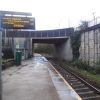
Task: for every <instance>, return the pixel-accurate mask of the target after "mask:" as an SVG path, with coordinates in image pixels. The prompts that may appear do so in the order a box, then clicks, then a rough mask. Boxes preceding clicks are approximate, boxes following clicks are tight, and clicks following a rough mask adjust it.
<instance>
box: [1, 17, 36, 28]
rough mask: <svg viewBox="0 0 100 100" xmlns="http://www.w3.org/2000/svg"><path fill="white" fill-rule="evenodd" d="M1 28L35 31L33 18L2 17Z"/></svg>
mask: <svg viewBox="0 0 100 100" xmlns="http://www.w3.org/2000/svg"><path fill="white" fill-rule="evenodd" d="M1 28H3V29H35V18H33V17H15V16H3V17H2V18H1Z"/></svg>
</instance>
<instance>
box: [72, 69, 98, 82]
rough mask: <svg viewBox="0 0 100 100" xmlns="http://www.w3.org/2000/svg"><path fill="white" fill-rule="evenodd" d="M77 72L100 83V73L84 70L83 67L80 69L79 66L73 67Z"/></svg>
mask: <svg viewBox="0 0 100 100" xmlns="http://www.w3.org/2000/svg"><path fill="white" fill-rule="evenodd" d="M73 69H74V70H75V71H76V72H78V73H79V74H81V75H82V76H84V77H87V78H88V79H90V80H92V81H96V82H98V83H99V84H100V75H98V74H93V73H91V72H88V71H86V70H82V69H78V68H73Z"/></svg>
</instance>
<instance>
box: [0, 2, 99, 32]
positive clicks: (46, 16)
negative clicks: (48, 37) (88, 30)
mask: <svg viewBox="0 0 100 100" xmlns="http://www.w3.org/2000/svg"><path fill="white" fill-rule="evenodd" d="M0 10H8V11H21V12H32V15H33V17H35V19H36V29H37V30H48V29H57V28H67V27H71V26H74V27H77V26H78V25H79V23H80V20H91V19H93V12H95V16H96V17H98V16H100V11H99V10H100V0H0Z"/></svg>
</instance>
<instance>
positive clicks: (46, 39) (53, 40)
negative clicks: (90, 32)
mask: <svg viewBox="0 0 100 100" xmlns="http://www.w3.org/2000/svg"><path fill="white" fill-rule="evenodd" d="M2 33H3V38H5V37H6V38H7V39H13V42H14V43H15V41H17V40H16V39H21V41H22V38H24V40H23V41H25V40H27V41H26V42H24V46H25V47H24V48H26V49H28V54H30V55H31V54H32V48H33V45H34V43H48V44H54V45H55V48H56V53H57V54H56V55H59V56H58V57H60V58H62V59H65V60H72V49H71V44H70V36H71V35H72V34H73V33H74V29H73V28H64V29H55V30H25V29H24V30H22V29H19V30H18V29H17V30H16V29H13V30H12V29H6V31H5V30H2ZM18 41H20V40H18ZM14 45H15V44H14ZM14 48H16V47H14Z"/></svg>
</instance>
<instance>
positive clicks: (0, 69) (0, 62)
mask: <svg viewBox="0 0 100 100" xmlns="http://www.w3.org/2000/svg"><path fill="white" fill-rule="evenodd" d="M1 72H2V31H0V100H2V79H1Z"/></svg>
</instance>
